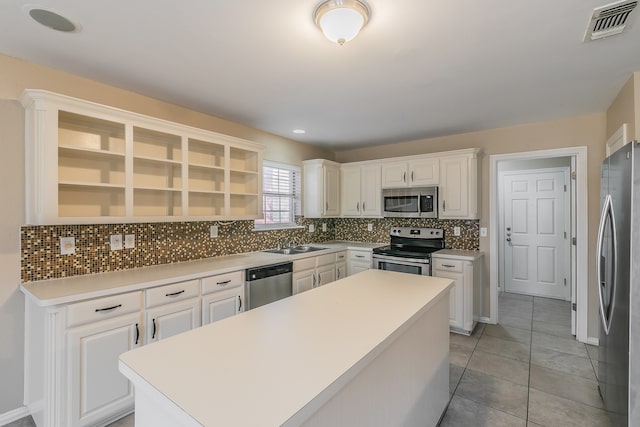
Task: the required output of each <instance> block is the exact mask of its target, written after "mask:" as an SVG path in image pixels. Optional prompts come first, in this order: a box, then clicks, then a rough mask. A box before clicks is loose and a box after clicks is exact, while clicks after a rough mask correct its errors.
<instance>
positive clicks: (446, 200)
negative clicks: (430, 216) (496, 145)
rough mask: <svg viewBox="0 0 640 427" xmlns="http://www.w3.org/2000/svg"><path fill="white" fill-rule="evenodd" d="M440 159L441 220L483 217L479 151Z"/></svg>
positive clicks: (466, 151) (439, 212) (439, 199)
mask: <svg viewBox="0 0 640 427" xmlns="http://www.w3.org/2000/svg"><path fill="white" fill-rule="evenodd" d="M464 151H465V153H464V154H457V155H452V156H448V157H442V158H441V159H440V186H439V194H438V203H439V206H438V218H440V219H478V218H480V211H479V210H480V206H479V200H480V195H479V192H480V186H479V168H478V165H479V161H478V152H479V150H464Z"/></svg>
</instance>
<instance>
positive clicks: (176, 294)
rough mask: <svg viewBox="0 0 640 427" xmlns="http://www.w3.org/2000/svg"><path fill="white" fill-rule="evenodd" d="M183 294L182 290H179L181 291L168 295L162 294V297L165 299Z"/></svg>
mask: <svg viewBox="0 0 640 427" xmlns="http://www.w3.org/2000/svg"><path fill="white" fill-rule="evenodd" d="M183 293H184V289H183V290H181V291H178V292H173V293H170V294H164V296H165V297H175V296H178V295H180V294H183Z"/></svg>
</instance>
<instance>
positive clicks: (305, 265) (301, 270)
mask: <svg viewBox="0 0 640 427" xmlns="http://www.w3.org/2000/svg"><path fill="white" fill-rule="evenodd" d="M336 274H337V271H336V254H335V253H333V254H326V255H319V256H317V257H309V258H303V259H299V260H296V261H294V262H293V294H294V295H295V294H299V293H300V292H304V291H308V290H310V289H313V288H315V287H317V286H322V285H326V284H327V283H331V282H333V281H335V280H336Z"/></svg>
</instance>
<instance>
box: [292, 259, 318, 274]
mask: <svg viewBox="0 0 640 427" xmlns="http://www.w3.org/2000/svg"><path fill="white" fill-rule="evenodd" d="M313 268H316V257H314V256H312V257H309V258H303V259H297V260H295V261H293V271H294V272H296V271H304V270H311V269H313Z"/></svg>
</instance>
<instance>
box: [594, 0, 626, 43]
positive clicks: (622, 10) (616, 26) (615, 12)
mask: <svg viewBox="0 0 640 427" xmlns="http://www.w3.org/2000/svg"><path fill="white" fill-rule="evenodd" d="M637 5H638V2H637V1H628V0H623V1H619V2H616V3H611V4H608V5H606V6H602V7H598V8H596V9H594V10H593V15H592V16H591V20H590V21H589V27H588V28H587V32H586V34H585V35H584V41H585V42H588V41H591V40H597V39H601V38H604V37H609V36H613V35H614V34H620V33H621V32H622V31H624V29H625V27H626V26H627V25H628V24H630V18H631V16H632V15H631V12H633V10H634V9H635V8H636V6H637Z"/></svg>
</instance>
